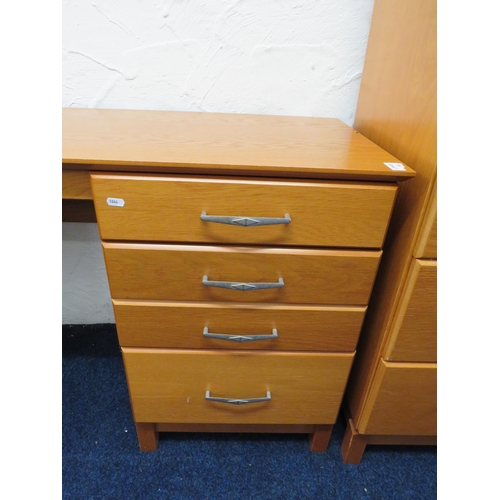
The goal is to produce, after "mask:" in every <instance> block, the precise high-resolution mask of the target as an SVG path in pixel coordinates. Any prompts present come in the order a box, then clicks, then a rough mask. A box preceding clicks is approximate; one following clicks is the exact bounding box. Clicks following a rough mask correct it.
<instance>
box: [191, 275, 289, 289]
mask: <svg viewBox="0 0 500 500" xmlns="http://www.w3.org/2000/svg"><path fill="white" fill-rule="evenodd" d="M201 283H202V284H203V285H205V286H215V287H217V288H229V289H231V290H240V291H241V292H249V291H251V290H263V289H265V288H282V287H284V286H285V282H284V281H283V278H280V279H279V280H278V282H277V283H239V282H238V281H210V280H209V279H208V276H203V279H202V280H201Z"/></svg>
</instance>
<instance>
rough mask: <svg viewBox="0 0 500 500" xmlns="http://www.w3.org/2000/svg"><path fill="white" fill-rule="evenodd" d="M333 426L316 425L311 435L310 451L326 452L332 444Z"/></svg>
mask: <svg viewBox="0 0 500 500" xmlns="http://www.w3.org/2000/svg"><path fill="white" fill-rule="evenodd" d="M332 430H333V425H316V426H315V428H314V432H313V433H312V434H310V435H309V449H310V450H311V451H313V452H325V451H326V450H327V448H328V443H329V442H330V437H331V435H332Z"/></svg>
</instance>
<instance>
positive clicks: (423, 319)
mask: <svg viewBox="0 0 500 500" xmlns="http://www.w3.org/2000/svg"><path fill="white" fill-rule="evenodd" d="M385 359H388V360H391V361H415V362H419V361H426V362H436V361H437V261H435V260H430V261H428V260H420V259H414V261H413V263H412V267H411V268H410V272H409V274H408V281H407V284H406V287H405V290H404V291H403V294H402V298H401V302H400V306H399V309H398V311H397V313H396V317H395V320H394V322H393V325H392V331H391V333H390V335H389V342H388V346H387V347H386V355H385Z"/></svg>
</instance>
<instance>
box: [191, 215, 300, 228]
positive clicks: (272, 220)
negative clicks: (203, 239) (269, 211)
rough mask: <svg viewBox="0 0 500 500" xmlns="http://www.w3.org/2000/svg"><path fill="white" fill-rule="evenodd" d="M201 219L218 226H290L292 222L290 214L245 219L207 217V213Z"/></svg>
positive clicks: (233, 216) (220, 216)
mask: <svg viewBox="0 0 500 500" xmlns="http://www.w3.org/2000/svg"><path fill="white" fill-rule="evenodd" d="M200 219H201V220H202V221H203V222H217V223H218V224H230V225H232V226H271V225H275V224H290V222H292V219H290V216H289V215H288V214H285V217H243V216H235V215H207V212H201V215H200Z"/></svg>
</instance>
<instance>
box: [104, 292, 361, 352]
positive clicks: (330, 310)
mask: <svg viewBox="0 0 500 500" xmlns="http://www.w3.org/2000/svg"><path fill="white" fill-rule="evenodd" d="M113 307H114V312H115V319H116V324H117V329H118V337H119V340H120V345H121V346H123V347H126V346H135V347H167V348H184V349H235V348H237V349H264V350H271V349H272V350H282V351H300V350H303V351H337V352H353V351H354V350H355V349H356V343H357V340H358V335H359V331H360V329H361V324H362V322H363V318H364V315H365V310H366V308H365V307H328V306H323V307H320V306H281V305H276V304H261V305H259V304H224V303H222V304H221V303H197V302H151V301H129V300H113ZM205 327H207V328H208V329H209V332H210V333H222V334H225V335H270V334H271V333H272V330H273V328H276V329H277V331H278V338H277V339H271V340H258V341H252V342H234V341H228V340H220V339H213V338H205V337H204V336H203V335H202V334H203V329H204V328H205Z"/></svg>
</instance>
